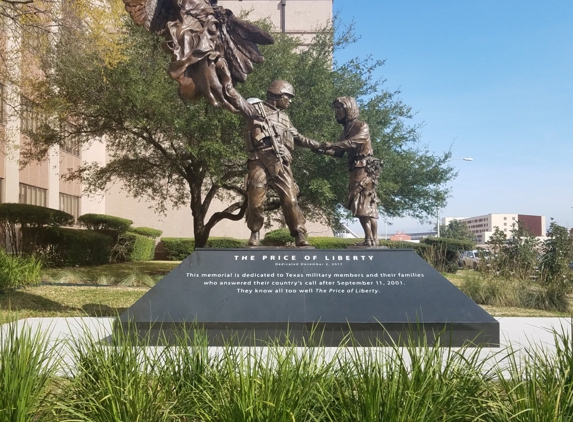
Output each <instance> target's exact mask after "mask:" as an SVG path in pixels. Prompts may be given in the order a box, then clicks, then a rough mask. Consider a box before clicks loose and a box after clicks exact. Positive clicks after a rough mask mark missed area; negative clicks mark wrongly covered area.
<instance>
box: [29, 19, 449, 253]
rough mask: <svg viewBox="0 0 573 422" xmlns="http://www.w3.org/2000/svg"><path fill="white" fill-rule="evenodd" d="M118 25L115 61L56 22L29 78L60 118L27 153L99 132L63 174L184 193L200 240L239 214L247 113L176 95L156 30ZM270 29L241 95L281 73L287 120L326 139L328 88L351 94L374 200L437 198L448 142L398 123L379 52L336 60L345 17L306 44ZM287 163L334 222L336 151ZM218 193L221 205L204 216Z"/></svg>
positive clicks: (399, 206) (342, 192)
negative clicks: (289, 96) (424, 142)
mask: <svg viewBox="0 0 573 422" xmlns="http://www.w3.org/2000/svg"><path fill="white" fill-rule="evenodd" d="M122 31H123V37H122V38H121V40H120V45H121V49H120V51H121V56H122V59H121V60H117V61H116V62H113V63H110V62H109V61H106V60H104V58H103V57H102V52H101V48H100V49H98V48H95V47H94V46H92V44H91V43H90V39H89V33H85V32H81V31H75V32H74V31H73V30H72V29H70V30H69V31H68V32H65V33H63V34H62V36H61V39H60V41H59V43H58V44H57V46H56V48H55V49H54V50H53V51H52V53H51V54H49V55H47V56H46V58H45V60H44V63H43V65H44V68H45V69H46V79H45V81H42V82H41V84H40V85H39V86H38V87H37V89H38V91H39V92H41V95H40V96H39V97H40V98H44V99H45V100H44V101H43V102H42V103H41V105H42V107H43V108H44V109H45V110H46V112H49V113H50V114H51V115H54V116H57V118H55V119H54V120H53V121H52V122H51V123H50V124H49V125H46V126H45V127H44V128H43V130H41V131H38V132H37V133H36V134H31V136H32V138H33V141H34V143H33V146H32V148H30V149H29V150H28V151H26V154H25V158H26V159H27V160H31V159H41V158H42V157H43V156H45V154H46V152H47V151H48V149H49V148H50V146H52V145H55V144H58V143H60V142H62V141H63V140H65V139H66V138H67V137H71V138H73V139H75V141H76V142H80V143H85V142H92V140H93V139H94V137H104V138H105V139H106V143H107V150H108V154H109V160H108V162H107V163H106V165H105V166H98V165H96V164H87V165H85V166H83V167H81V168H80V169H79V170H78V171H76V172H74V173H71V174H70V177H78V178H81V179H82V181H83V183H84V186H86V187H87V190H89V191H101V190H102V189H105V188H106V187H107V186H108V184H109V183H111V182H112V181H114V180H120V181H122V182H123V184H124V187H125V189H126V190H127V191H128V192H129V193H130V194H132V195H133V196H135V197H148V198H151V199H152V200H153V201H154V204H155V205H156V207H157V209H158V211H162V210H164V209H165V208H166V204H167V203H171V204H172V205H174V206H183V205H189V206H190V209H191V213H192V215H193V224H194V227H193V229H194V234H195V241H196V245H197V246H198V247H201V246H203V245H205V244H206V242H207V239H208V237H209V233H210V232H211V230H212V229H213V227H214V226H215V225H216V224H217V223H218V222H219V221H221V220H222V219H231V220H239V219H241V218H243V215H244V211H245V209H246V195H245V193H246V192H245V190H244V179H243V178H244V174H245V173H246V166H245V164H246V154H245V152H244V142H243V140H242V128H243V126H244V121H243V119H242V118H241V117H239V116H238V115H233V114H231V113H229V112H226V111H222V110H220V109H214V108H213V107H211V106H209V105H208V104H207V103H206V102H205V101H198V102H183V101H181V100H179V99H178V98H177V95H176V84H175V82H173V81H172V80H170V79H169V78H168V76H167V75H166V72H165V68H166V66H167V63H168V60H169V58H168V57H167V56H166V55H164V54H163V52H162V51H161V49H160V42H161V40H160V39H159V38H158V37H155V36H153V35H150V34H148V33H146V32H145V31H143V30H142V29H141V28H136V27H134V26H133V25H131V24H126V25H125V27H124V28H123V29H122ZM275 39H276V42H275V44H274V45H271V46H266V47H265V48H264V49H263V53H264V54H265V58H266V59H265V62H264V63H262V64H260V65H258V66H257V67H256V69H255V71H254V72H253V74H251V75H250V76H249V78H248V80H247V82H246V83H245V84H242V85H241V86H239V87H238V90H239V91H240V92H241V94H242V95H243V96H244V97H245V98H249V97H258V98H265V92H266V88H267V86H268V85H269V83H270V82H271V81H272V80H274V79H285V80H288V81H290V82H292V83H293V85H294V86H295V88H296V89H297V96H296V98H295V101H294V102H293V105H292V107H291V109H289V115H290V116H291V119H292V121H293V123H294V125H295V126H296V127H297V128H298V129H299V131H300V132H301V133H303V134H305V135H307V136H310V137H313V138H315V139H317V140H321V141H323V140H324V141H334V140H336V139H337V138H338V136H339V134H340V131H341V127H340V125H338V124H337V123H336V121H335V119H334V116H333V110H332V107H331V103H332V101H333V99H334V98H336V97H338V96H343V95H348V96H354V97H356V98H357V99H358V100H359V103H360V106H361V113H362V118H363V119H364V120H365V121H367V122H368V123H369V125H370V130H371V135H372V139H373V141H374V142H373V147H374V150H375V155H377V156H379V157H380V158H382V159H383V160H384V162H385V170H384V173H383V175H382V177H381V181H380V183H379V186H378V195H379V197H380V199H381V204H380V207H381V211H382V212H383V213H384V214H386V215H388V216H402V215H411V216H414V217H418V218H423V217H424V216H425V215H427V214H429V213H431V212H432V210H433V209H435V208H436V206H443V204H444V202H445V198H446V196H447V189H445V188H444V186H445V184H446V183H447V182H448V181H449V180H451V179H452V178H453V177H454V176H455V173H454V171H453V169H452V168H451V167H449V166H447V164H446V162H447V160H448V158H449V157H450V154H449V152H447V153H444V154H441V155H434V154H433V153H431V152H429V151H428V150H427V149H425V148H423V147H421V146H420V145H419V135H418V132H417V129H418V127H416V126H408V125H407V124H406V122H407V119H409V118H410V117H411V111H410V108H409V107H407V106H405V105H404V104H403V103H402V102H401V101H400V100H399V99H397V93H391V92H388V91H386V90H384V89H383V87H382V83H381V81H376V80H373V77H372V75H373V72H374V70H375V69H376V68H378V67H379V66H381V65H382V62H378V61H373V60H371V59H365V60H361V59H355V60H352V61H350V62H348V63H343V64H338V63H337V62H336V61H334V62H333V61H332V57H334V53H335V51H336V49H338V48H343V47H345V46H347V45H348V43H349V42H351V41H352V30H351V28H347V29H346V30H342V31H340V35H335V32H334V29H332V28H329V29H326V30H325V31H323V32H322V33H321V34H320V35H319V36H318V37H317V39H316V40H315V43H314V44H313V45H311V46H310V47H309V48H308V49H307V50H305V51H302V52H300V51H299V47H300V45H299V44H298V42H297V40H295V39H293V38H290V37H288V36H286V35H284V34H277V35H276V37H275ZM64 119H66V120H68V121H70V122H73V123H74V124H73V125H72V129H71V131H70V130H68V131H62V130H60V125H59V124H58V121H61V120H64ZM294 172H295V178H296V180H297V182H298V184H299V187H300V199H299V200H300V204H301V207H302V208H303V211H304V212H305V214H306V216H307V218H309V219H321V220H322V221H323V222H326V223H328V224H331V225H335V224H336V223H337V222H338V221H340V219H342V218H344V217H346V216H347V214H346V213H345V211H344V210H343V209H342V208H341V207H340V206H339V204H341V203H343V202H344V200H345V197H346V195H347V183H348V172H347V165H346V162H344V160H333V159H331V158H329V157H325V156H319V155H315V154H313V153H311V152H310V151H308V150H299V151H295V164H294ZM215 197H218V198H221V199H223V200H225V201H226V203H228V204H229V206H228V207H227V209H225V210H224V211H222V212H217V213H214V214H213V215H211V216H210V217H209V218H207V215H208V212H209V207H210V204H211V202H212V200H213V199H214V198H215ZM267 208H268V210H269V211H272V210H274V209H277V208H278V201H277V198H276V197H272V196H271V197H270V198H269V204H268V207H267Z"/></svg>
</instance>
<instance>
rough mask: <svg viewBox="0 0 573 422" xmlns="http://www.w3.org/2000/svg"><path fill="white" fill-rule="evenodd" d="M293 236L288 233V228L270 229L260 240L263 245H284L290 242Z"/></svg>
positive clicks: (292, 240)
mask: <svg viewBox="0 0 573 422" xmlns="http://www.w3.org/2000/svg"><path fill="white" fill-rule="evenodd" d="M293 242H294V238H293V237H292V236H291V235H290V231H289V229H277V230H271V231H270V232H268V233H267V234H265V237H264V239H263V240H262V241H261V245H264V246H286V245H288V244H292V243H293Z"/></svg>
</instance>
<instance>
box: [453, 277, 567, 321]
mask: <svg viewBox="0 0 573 422" xmlns="http://www.w3.org/2000/svg"><path fill="white" fill-rule="evenodd" d="M461 290H462V291H463V292H464V293H465V294H466V295H468V296H469V297H470V298H472V299H473V300H474V301H475V302H476V303H479V304H480V305H492V306H502V307H517V308H526V309H541V310H547V311H560V312H566V311H567V310H568V309H569V302H568V298H567V296H566V295H564V294H563V292H562V291H561V290H555V289H554V288H553V287H552V286H545V285H539V284H538V283H535V282H533V281H532V280H527V279H525V280H524V279H517V278H515V279H502V278H496V277H491V276H488V275H486V276H483V275H481V274H479V273H477V274H476V273H473V274H469V275H466V276H465V277H464V279H463V281H462V285H461Z"/></svg>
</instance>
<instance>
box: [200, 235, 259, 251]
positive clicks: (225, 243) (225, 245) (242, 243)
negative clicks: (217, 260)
mask: <svg viewBox="0 0 573 422" xmlns="http://www.w3.org/2000/svg"><path fill="white" fill-rule="evenodd" d="M248 244H249V241H248V240H246V239H234V238H232V237H211V238H209V240H208V241H207V247H208V248H216V249H234V248H244V247H246V246H247V245H248Z"/></svg>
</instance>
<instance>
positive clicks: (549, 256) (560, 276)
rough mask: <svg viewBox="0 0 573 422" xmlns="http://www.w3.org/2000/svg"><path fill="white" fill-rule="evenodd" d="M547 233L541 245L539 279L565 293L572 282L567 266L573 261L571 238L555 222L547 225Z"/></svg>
mask: <svg viewBox="0 0 573 422" xmlns="http://www.w3.org/2000/svg"><path fill="white" fill-rule="evenodd" d="M547 235H548V237H549V239H547V240H546V241H545V244H544V245H543V256H542V258H541V264H540V270H541V280H540V281H541V283H543V284H544V285H546V286H548V287H550V288H551V289H552V290H553V291H555V292H558V291H561V292H563V294H565V293H567V292H569V291H570V290H571V286H572V284H573V271H572V270H571V268H570V267H569V265H570V264H571V262H572V261H573V239H572V238H571V236H570V235H569V233H568V231H567V229H566V228H565V227H562V226H559V225H558V224H557V223H555V222H551V224H550V225H549V232H548V233H547Z"/></svg>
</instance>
